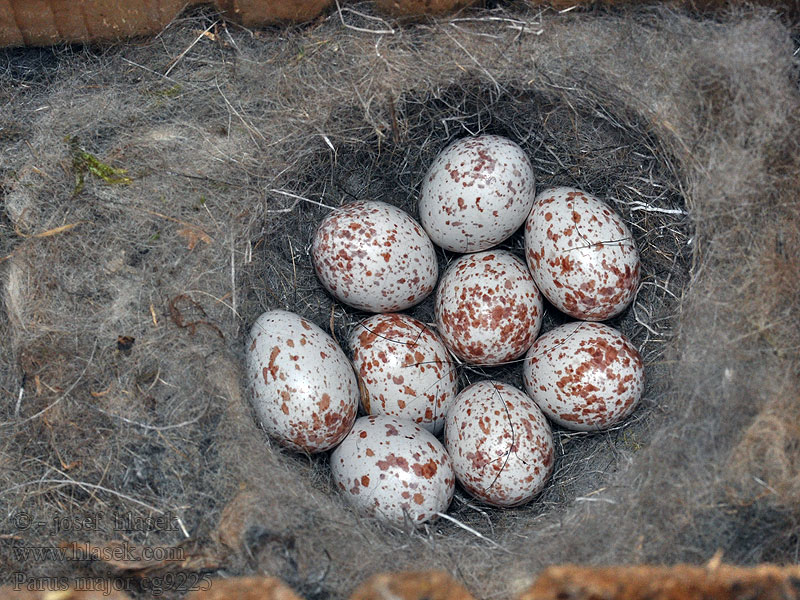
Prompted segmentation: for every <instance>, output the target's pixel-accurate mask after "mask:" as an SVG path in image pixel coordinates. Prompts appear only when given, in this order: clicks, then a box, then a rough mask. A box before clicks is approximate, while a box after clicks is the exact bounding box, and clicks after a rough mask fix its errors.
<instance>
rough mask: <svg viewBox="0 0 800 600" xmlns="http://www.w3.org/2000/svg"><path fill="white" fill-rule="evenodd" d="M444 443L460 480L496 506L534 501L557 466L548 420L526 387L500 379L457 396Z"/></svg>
mask: <svg viewBox="0 0 800 600" xmlns="http://www.w3.org/2000/svg"><path fill="white" fill-rule="evenodd" d="M445 446H446V447H447V451H448V452H449V454H450V456H451V458H452V459H453V469H454V470H455V473H456V478H457V479H458V481H459V483H461V485H462V486H463V487H464V489H466V490H467V491H468V492H469V493H470V494H472V495H473V496H475V497H476V498H479V499H480V500H482V501H483V502H486V503H487V504H491V505H493V506H501V507H505V506H519V505H520V504H524V503H525V502H528V501H530V500H531V499H532V498H533V497H534V496H536V494H538V493H539V492H540V491H541V490H542V488H544V486H545V484H546V483H547V479H548V478H549V477H550V474H551V473H552V471H553V463H554V456H555V449H554V446H553V434H552V432H551V431H550V425H549V424H548V422H547V419H546V418H545V417H544V415H543V414H542V411H541V410H540V409H539V407H538V406H536V404H534V402H533V401H532V400H531V399H530V398H529V397H528V396H527V395H526V394H525V393H524V392H522V391H521V390H518V389H517V388H515V387H513V386H511V385H508V384H505V383H501V382H499V381H480V382H478V383H474V384H472V385H471V386H469V387H467V388H465V389H464V390H463V391H462V392H461V393H460V394H459V395H458V396H457V397H456V400H455V402H454V403H453V405H452V406H451V407H450V409H449V410H448V411H447V418H446V421H445Z"/></svg>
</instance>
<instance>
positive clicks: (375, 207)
mask: <svg viewBox="0 0 800 600" xmlns="http://www.w3.org/2000/svg"><path fill="white" fill-rule="evenodd" d="M311 257H312V259H313V262H314V269H315V271H316V273H317V276H318V277H319V280H320V281H321V282H322V285H323V286H324V287H325V289H326V290H328V291H329V292H330V293H331V295H332V296H333V297H334V298H336V299H337V300H339V301H341V302H344V303H345V304H349V305H350V306H353V307H355V308H357V309H359V310H364V311H368V312H393V311H399V310H404V309H406V308H409V307H411V306H414V305H415V304H417V303H418V302H421V301H422V300H423V299H424V298H425V297H426V296H427V295H428V294H430V293H431V292H432V291H433V288H434V287H435V286H436V278H437V277H438V274H439V270H438V265H437V262H436V253H435V250H434V247H433V244H432V243H431V240H430V238H428V236H427V234H426V233H425V231H424V230H423V229H422V227H420V225H419V224H418V223H417V222H416V221H414V219H412V218H411V216H409V215H408V213H406V212H404V211H402V210H400V209H399V208H397V207H395V206H392V205H390V204H386V203H385V202H353V203H352V204H348V205H346V206H343V207H341V208H338V209H336V210H334V211H333V212H332V213H331V214H329V215H328V216H327V217H325V219H323V220H322V222H321V223H320V225H319V227H318V228H317V230H316V232H315V233H314V239H313V241H312V244H311Z"/></svg>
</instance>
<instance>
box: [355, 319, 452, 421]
mask: <svg viewBox="0 0 800 600" xmlns="http://www.w3.org/2000/svg"><path fill="white" fill-rule="evenodd" d="M350 348H351V350H352V351H353V366H354V367H355V369H356V374H357V375H358V378H359V384H360V387H361V404H362V406H363V407H364V410H365V411H366V412H367V413H368V414H388V415H392V416H395V417H401V418H405V419H410V420H412V421H414V422H415V423H417V424H418V425H421V426H422V427H424V428H425V429H428V430H429V431H431V432H432V433H439V432H440V431H441V430H442V427H444V413H445V411H446V410H447V407H448V406H449V405H450V403H451V402H452V401H453V398H455V397H456V392H457V391H458V389H457V386H458V381H457V377H456V371H455V365H454V364H453V362H452V360H451V359H450V355H449V354H448V353H447V349H446V348H445V347H444V344H442V341H441V340H440V339H439V336H437V335H436V334H435V333H434V332H433V331H432V330H431V329H430V328H429V327H428V326H427V325H425V324H424V323H422V322H421V321H418V320H417V319H414V318H412V317H409V316H407V315H401V314H396V313H390V314H385V315H375V316H373V317H370V318H369V319H366V320H364V321H362V322H361V323H359V324H358V325H357V326H356V327H355V328H354V329H353V332H352V333H351V334H350Z"/></svg>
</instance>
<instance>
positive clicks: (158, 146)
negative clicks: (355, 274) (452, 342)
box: [0, 6, 800, 598]
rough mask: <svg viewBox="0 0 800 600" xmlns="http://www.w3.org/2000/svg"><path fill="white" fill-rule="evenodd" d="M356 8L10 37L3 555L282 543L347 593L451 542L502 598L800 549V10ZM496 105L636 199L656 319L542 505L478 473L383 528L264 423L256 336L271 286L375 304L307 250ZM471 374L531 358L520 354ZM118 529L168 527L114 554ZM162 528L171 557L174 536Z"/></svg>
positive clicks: (510, 130) (327, 320)
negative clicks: (321, 228)
mask: <svg viewBox="0 0 800 600" xmlns="http://www.w3.org/2000/svg"><path fill="white" fill-rule="evenodd" d="M357 8H358V9H359V10H358V11H354V10H353V9H348V10H347V11H344V12H341V13H339V12H334V13H333V14H332V15H330V16H329V17H328V18H326V19H323V20H321V21H319V22H317V23H316V24H315V25H314V26H312V27H306V28H298V29H273V30H267V31H263V32H250V31H246V30H241V29H237V28H234V27H233V26H225V24H224V23H222V22H219V21H218V18H217V16H216V15H214V14H211V13H208V12H199V13H198V12H195V13H191V14H187V15H184V16H183V17H182V18H181V19H179V20H177V21H176V22H174V23H173V24H172V25H171V26H170V27H168V28H167V30H165V31H164V32H163V33H162V34H160V35H159V36H158V37H157V38H156V39H154V40H138V41H132V42H128V43H125V44H120V45H117V46H113V47H106V48H101V49H92V50H87V49H78V48H57V49H51V50H10V51H3V53H2V55H0V56H1V57H2V63H0V64H2V67H3V68H2V75H0V77H2V86H1V87H0V107H1V108H0V150H2V162H0V177H2V187H0V201H2V205H3V214H2V221H0V227H2V238H0V247H1V248H2V256H3V257H4V259H3V263H2V265H0V268H1V269H2V278H3V300H4V304H3V307H4V310H3V311H2V324H1V326H2V340H3V342H2V346H0V361H2V371H1V372H0V377H1V379H0V385H1V386H2V393H3V397H4V401H3V403H2V413H3V414H2V416H1V417H0V452H2V454H0V456H2V460H1V461H0V502H2V503H3V509H4V510H3V512H2V513H0V514H1V515H2V517H0V519H2V520H0V523H2V529H3V530H2V532H0V533H2V538H0V556H2V557H3V559H4V561H5V562H6V564H7V568H6V571H7V573H9V574H10V575H8V578H9V579H10V580H12V581H13V573H14V572H18V573H22V574H24V577H26V578H28V580H30V581H35V578H37V577H39V578H40V577H45V576H49V577H52V576H64V577H76V576H91V577H95V576H97V577H111V578H117V581H119V582H121V583H120V585H125V587H126V589H129V590H131V591H133V592H137V593H138V592H141V593H142V594H143V595H146V593H147V592H146V587H147V585H148V584H147V581H148V580H147V579H146V578H147V577H150V578H152V577H155V576H163V575H164V574H165V573H167V572H173V571H174V570H175V569H179V568H180V569H184V570H185V572H191V573H209V574H213V575H215V576H231V575H237V574H247V573H267V574H272V575H277V576H279V577H282V578H283V579H285V580H286V581H287V582H288V583H290V584H291V585H292V586H293V587H294V588H295V589H296V590H297V591H299V592H301V593H302V594H305V595H306V596H307V597H319V598H328V597H335V598H338V597H343V596H345V595H347V594H348V593H349V592H350V591H351V590H352V589H353V587H354V586H355V585H356V584H357V583H359V582H360V581H362V580H363V579H364V578H365V577H366V576H368V575H370V574H372V573H375V572H378V571H381V570H394V569H411V568H416V569H420V568H441V569H444V570H447V571H449V572H451V573H453V574H454V575H456V576H457V577H458V578H460V579H461V580H462V581H464V582H465V583H466V585H467V586H468V587H469V588H470V589H471V590H472V591H473V592H474V593H475V594H476V595H477V596H478V597H487V598H490V597H508V596H510V595H512V594H514V593H516V592H517V591H519V590H520V589H521V588H522V587H523V586H524V585H525V584H526V583H528V582H529V581H530V577H531V575H532V574H534V573H535V572H536V571H537V570H538V569H540V568H541V567H543V566H545V565H548V564H553V563H558V562H565V561H580V562H588V563H595V564H607V563H644V562H657V563H672V562H677V561H687V562H695V563H696V562H702V561H705V560H708V559H709V558H710V557H711V556H713V555H714V554H715V552H717V551H722V552H723V553H724V556H725V558H727V560H729V561H732V562H736V563H743V564H748V563H753V562H758V561H762V560H772V561H778V562H796V561H797V546H798V537H797V534H798V522H797V519H798V517H800V513H799V512H798V508H797V507H798V506H800V503H798V500H800V493H799V492H800V479H799V478H798V468H800V428H799V427H798V425H797V423H799V422H800V398H798V393H797V389H798V385H797V384H798V377H800V369H799V366H800V360H798V347H800V318H799V316H800V315H799V313H800V309H798V306H797V302H796V298H797V297H798V293H800V284H798V279H799V278H798V277H797V273H798V272H800V264H799V259H798V253H797V251H796V248H797V242H798V230H800V219H798V202H799V199H800V181H798V175H797V173H798V172H800V158H799V157H800V141H799V140H800V120H798V116H800V108H799V107H800V93H799V92H798V73H797V64H796V56H797V50H798V49H797V46H796V45H795V43H793V41H792V31H791V29H790V28H789V27H787V26H786V25H785V24H782V23H781V21H780V20H779V18H778V17H777V16H776V15H774V14H772V13H770V12H768V11H755V12H749V11H748V12H743V13H740V14H727V15H720V16H719V18H718V19H716V20H714V21H700V20H696V19H693V18H690V17H688V16H686V15H681V14H674V13H670V12H666V11H654V10H641V11H634V12H631V13H626V14H624V15H608V14H596V13H595V14H583V15H573V14H568V15H556V14H541V13H533V12H529V11H526V10H525V9H519V10H516V11H515V10H511V9H493V10H489V11H487V10H484V11H476V12H468V13H463V14H460V15H458V16H456V17H454V18H452V19H449V20H444V21H437V22H433V21H431V22H422V23H416V24H407V25H404V26H399V25H397V24H394V23H390V22H386V21H381V20H379V19H378V18H377V17H375V16H373V15H372V14H370V13H369V12H368V11H369V7H368V6H363V7H362V6H359V7H357ZM362 9H363V10H362ZM204 31H206V33H208V34H210V35H203V32H204ZM477 133H497V134H501V135H506V136H508V137H510V138H512V139H514V140H515V141H517V142H518V143H519V144H520V145H522V147H523V148H524V149H525V150H526V151H527V153H528V155H529V157H530V158H531V160H532V162H533V166H534V170H535V173H536V176H537V188H538V189H544V188H545V187H546V186H550V185H571V186H576V187H580V188H583V189H586V190H587V191H590V192H593V193H595V194H597V195H598V196H600V197H603V198H606V199H607V200H608V201H609V202H610V203H611V204H613V205H614V206H615V207H616V209H617V210H618V211H619V212H621V213H622V214H623V216H624V217H625V218H626V220H627V221H628V223H629V224H631V227H632V230H633V234H634V236H635V237H636V241H637V244H638V246H639V248H640V251H641V253H642V258H643V265H644V278H643V284H642V287H641V289H640V290H639V293H638V296H637V298H636V301H635V304H634V305H633V306H632V307H631V308H630V309H629V310H627V311H626V312H625V313H624V314H623V315H622V316H621V317H619V318H618V319H616V320H615V321H613V322H612V324H613V325H615V326H617V327H619V328H620V329H622V330H623V331H624V332H625V333H626V334H628V335H629V336H630V337H631V339H632V340H633V341H634V342H635V344H636V345H637V346H638V347H639V348H640V350H641V352H642V355H643V357H644V358H645V362H646V365H647V379H648V384H647V390H646V394H645V398H644V400H643V402H642V405H641V406H640V408H639V409H638V410H637V412H636V413H635V414H634V415H633V417H632V418H631V419H629V420H628V421H627V422H626V423H625V424H623V425H621V426H619V427H616V428H614V429H612V430H611V431H608V432H604V433H600V434H573V433H567V432H564V431H558V432H557V434H556V438H557V446H558V462H557V465H556V471H555V474H554V476H553V478H552V480H551V482H550V484H549V485H548V487H547V488H546V490H545V491H544V492H543V493H542V494H541V496H540V497H539V498H538V499H537V500H535V501H534V502H533V503H531V504H529V505H527V506H525V507H522V508H519V509H514V510H495V509H489V508H487V507H484V506H481V505H479V504H478V503H476V502H474V501H472V500H470V499H469V498H467V497H466V496H465V495H464V494H463V493H460V492H459V493H457V498H456V500H455V501H454V503H453V505H452V507H451V510H450V512H449V515H450V516H451V517H452V519H454V521H447V520H442V519H440V520H439V521H437V522H436V523H434V524H432V525H430V526H428V527H427V528H424V529H422V530H419V531H410V530H388V529H386V528H385V527H384V526H382V525H380V524H379V523H377V522H374V521H372V520H369V519H364V518H359V517H358V516H357V515H354V514H353V513H352V512H351V511H350V510H349V509H348V508H347V506H346V505H345V504H344V503H343V501H342V499H341V498H340V497H339V496H338V495H337V494H336V493H334V492H333V490H332V486H331V483H330V480H329V473H328V470H327V467H326V463H325V459H324V457H313V458H309V457H302V456H296V455H291V454H289V453H286V452H284V451H282V450H280V449H279V448H278V447H276V446H275V445H274V444H273V443H270V442H269V440H268V439H266V437H265V436H264V435H263V432H262V431H260V430H259V429H258V428H257V427H256V425H255V423H254V422H253V419H252V416H251V413H250V409H249V407H248V405H247V402H246V397H247V395H246V390H245V388H244V384H243V382H244V377H243V373H242V366H243V365H242V360H243V355H244V352H243V348H242V343H243V340H244V336H245V334H246V332H247V329H248V328H249V326H250V325H251V324H252V322H253V320H254V319H255V318H256V317H257V316H258V315H259V314H260V313H261V312H263V311H264V310H267V309H269V308H284V309H288V310H293V311H296V312H299V313H301V314H303V315H305V316H307V317H309V318H311V319H312V320H314V321H315V322H317V323H318V324H320V325H321V326H322V327H323V328H325V329H328V330H332V331H333V333H334V334H335V335H336V336H337V338H338V339H340V340H343V339H345V336H346V333H347V331H348V329H349V328H350V327H351V326H352V325H353V324H354V323H355V322H357V321H358V320H359V319H361V318H363V316H364V315H363V314H360V313H358V312H355V311H352V310H350V309H348V308H346V307H343V306H341V305H339V304H336V303H334V302H333V301H332V300H331V298H330V297H329V296H328V295H326V294H325V293H324V292H323V291H322V290H321V288H320V286H319V284H318V282H317V280H316V279H315V277H314V274H313V271H312V269H311V264H310V260H309V256H308V247H309V243H310V239H311V235H312V233H313V230H314V228H315V226H316V224H317V223H318V222H319V221H320V219H321V218H322V217H323V216H324V215H325V214H327V212H328V210H329V208H325V207H326V206H327V207H334V206H339V205H341V204H343V203H346V202H348V201H351V200H355V199H374V200H383V201H386V202H390V203H393V204H396V205H398V206H400V207H402V208H404V209H406V210H408V211H409V212H411V213H412V214H414V213H415V201H416V195H417V193H418V189H419V183H420V181H421V178H422V175H423V173H424V172H425V170H426V168H427V165H428V164H429V163H430V162H431V160H432V159H433V157H434V156H435V155H436V153H437V152H438V151H439V150H441V149H442V148H443V147H444V146H445V145H446V144H447V143H448V142H449V141H451V140H453V139H456V138H459V137H463V136H465V135H472V134H477ZM120 169H124V170H125V172H124V173H123V172H122V171H121V170H120ZM504 247H507V248H509V249H511V250H512V251H514V252H517V253H520V252H521V249H522V240H521V238H520V237H519V236H515V237H513V238H511V239H510V240H509V241H508V242H506V243H505V244H504ZM452 259H453V256H451V255H447V254H446V253H441V254H440V266H441V267H445V266H446V264H447V263H448V261H450V260H452ZM431 308H432V305H431V301H430V300H428V301H426V302H425V303H423V304H422V305H420V306H419V307H416V308H415V309H414V310H413V311H411V312H412V314H414V315H416V316H418V317H420V318H422V319H423V320H426V321H430V320H431V317H432V314H431ZM549 314H550V316H549V317H548V319H547V321H546V324H545V327H552V326H553V325H554V324H556V323H557V322H558V320H559V319H560V317H558V316H557V315H556V314H555V313H554V312H553V311H550V312H549ZM461 375H462V378H463V380H464V381H465V382H466V381H475V380H477V379H479V378H482V377H485V376H492V377H499V378H501V379H505V380H507V381H509V382H511V383H514V384H516V385H519V384H520V372H519V366H518V365H508V366H506V367H501V368H498V369H492V370H488V369H487V370H485V371H484V372H478V371H476V370H467V369H463V370H462V372H461ZM158 516H161V517H163V518H164V520H162V521H161V522H158V521H153V519H154V518H155V517H158ZM87 518H89V519H90V520H89V521H88V523H89V524H88V525H87V524H86V523H87V521H86V519H87ZM148 519H150V520H148ZM81 524H83V525H82V526H79V525H81ZM121 544H122V545H124V544H128V545H129V546H132V547H133V548H134V550H135V551H136V552H139V553H140V554H141V553H142V552H143V550H142V549H143V548H150V549H158V550H159V552H155V553H154V554H155V555H156V558H154V559H153V560H151V561H149V562H148V561H147V560H145V559H146V556H140V555H136V558H137V560H132V559H130V558H127V559H126V560H121V561H114V560H104V558H107V556H106V557H104V556H101V555H97V553H95V554H94V555H93V550H103V549H109V548H114V547H118V546H119V545H121ZM33 548H37V549H38V548H45V549H53V548H60V549H61V551H62V552H66V553H67V554H66V555H59V554H53V553H52V552H51V553H49V554H48V553H45V554H43V555H42V554H41V552H40V555H39V556H36V555H35V554H33V553H32V552H31V549H33ZM169 552H172V553H173V554H172V555H173V556H177V557H181V558H182V559H183V562H182V563H181V564H182V566H176V564H174V563H168V562H164V561H160V560H157V558H158V557H164V556H165V555H168V554H169ZM106 554H109V553H108V552H106ZM138 559H141V560H138ZM170 581H173V582H174V581H175V579H174V578H173V579H171V580H170ZM166 587H167V589H165V590H164V595H165V596H167V597H177V596H179V595H180V590H179V589H178V590H176V589H174V587H175V586H173V587H172V588H170V587H169V586H166Z"/></svg>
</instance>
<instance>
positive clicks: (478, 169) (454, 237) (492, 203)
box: [419, 135, 535, 252]
mask: <svg viewBox="0 0 800 600" xmlns="http://www.w3.org/2000/svg"><path fill="white" fill-rule="evenodd" d="M534 195H535V187H534V181H533V169H532V168H531V163H530V161H529V160H528V157H527V156H526V155H525V152H524V151H523V150H522V148H520V147H519V146H518V145H517V144H515V143H514V142H512V141H511V140H509V139H508V138H504V137H500V136H497V135H481V136H478V137H471V138H465V139H461V140H457V141H456V142H454V143H452V144H450V145H449V146H448V147H447V148H445V149H444V150H443V151H442V152H441V153H439V155H438V156H437V157H436V159H435V160H434V161H433V164H432V165H431V167H430V169H428V172H427V174H426V175H425V179H424V180H423V183H422V190H421V191H420V197H419V216H420V221H421V222H422V226H423V227H424V228H425V231H427V232H428V235H429V236H430V237H431V239H432V240H433V242H434V243H435V244H438V245H439V246H441V247H442V248H444V249H446V250H451V251H453V252H479V251H481V250H488V249H489V248H491V247H492V246H495V245H496V244H499V243H500V242H502V241H503V240H505V239H506V238H507V237H509V236H510V235H511V234H512V233H514V232H515V231H516V230H517V229H519V227H520V226H521V225H522V224H523V223H524V222H525V218H526V217H527V216H528V213H530V210H531V206H532V205H533V200H534Z"/></svg>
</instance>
